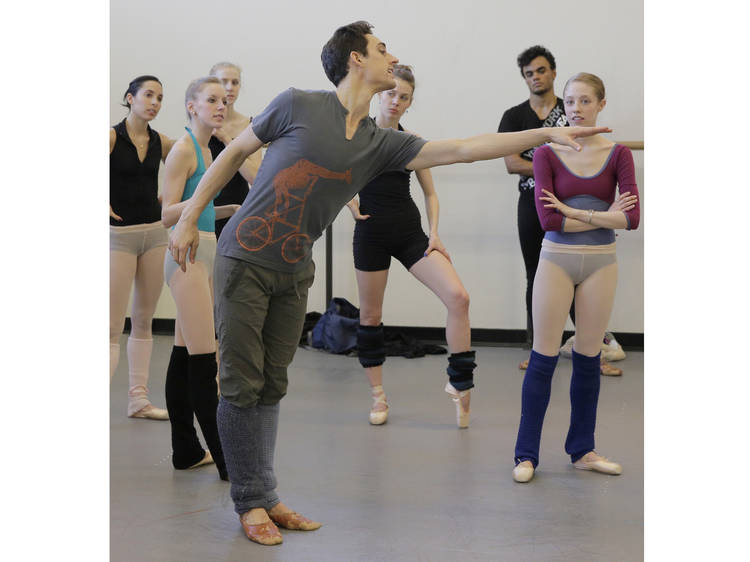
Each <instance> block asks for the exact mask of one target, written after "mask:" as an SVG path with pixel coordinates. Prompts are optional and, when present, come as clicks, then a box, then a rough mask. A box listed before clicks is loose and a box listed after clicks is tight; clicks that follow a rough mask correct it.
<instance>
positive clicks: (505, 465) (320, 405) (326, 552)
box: [110, 336, 643, 562]
mask: <svg viewBox="0 0 750 562" xmlns="http://www.w3.org/2000/svg"><path fill="white" fill-rule="evenodd" d="M154 339H155V346H154V358H153V360H152V366H151V398H152V401H153V402H154V403H155V404H156V405H159V406H164V373H165V371H166V367H167V362H168V359H169V353H170V350H171V345H172V337H171V336H155V338H154ZM122 343H123V344H124V343H125V336H123V341H122ZM123 348H124V345H123ZM527 353H528V352H527V351H524V350H522V349H520V348H508V347H479V348H477V362H478V364H479V369H478V371H477V379H476V383H477V389H476V391H475V392H474V394H473V396H472V424H471V427H470V428H469V429H468V430H458V429H457V428H456V426H455V410H454V407H453V403H452V402H451V401H450V399H449V398H448V396H447V395H446V394H445V393H444V392H443V386H444V384H445V374H444V373H445V356H430V357H425V358H421V359H403V358H388V361H387V362H386V390H387V392H388V397H389V401H390V404H391V412H390V417H389V420H388V423H387V424H386V425H384V426H381V427H372V426H370V425H369V424H368V423H367V413H368V409H369V406H370V398H369V392H368V388H367V383H366V382H365V377H364V374H363V373H362V371H361V369H360V367H359V363H358V362H357V360H356V358H350V357H342V356H335V355H329V354H325V353H320V352H317V351H310V350H305V349H300V350H299V351H298V353H297V355H296V357H295V360H294V362H293V363H292V365H291V368H290V371H289V379H290V384H289V394H288V395H287V397H286V398H285V399H284V400H283V401H282V403H281V418H280V427H279V436H278V444H277V450H276V475H277V477H278V481H279V487H278V491H279V494H280V496H281V498H282V500H283V501H284V502H285V503H287V504H288V505H289V506H290V507H292V508H293V509H296V510H298V511H300V512H301V513H303V514H305V515H308V516H310V517H312V518H315V519H317V520H319V521H322V522H323V523H324V525H323V527H322V528H321V529H320V530H318V531H315V532H311V533H303V532H295V531H283V535H284V543H283V544H282V545H279V546H272V547H268V546H260V545H257V544H254V543H251V542H250V541H248V540H247V539H246V538H245V536H244V534H243V532H242V528H241V527H240V524H239V521H238V518H237V515H236V514H235V513H234V511H233V509H232V502H231V499H230V497H229V484H228V483H225V482H222V481H221V480H219V478H218V474H217V472H216V470H215V468H214V467H213V466H207V467H202V468H200V469H197V470H193V471H174V470H173V469H172V465H171V462H170V437H169V423H168V422H159V421H150V420H134V419H128V418H127V417H126V416H125V409H126V401H127V366H126V362H125V361H124V360H122V361H121V362H120V365H119V367H118V370H117V372H116V374H115V376H114V378H113V381H112V388H111V398H110V405H111V413H110V429H111V441H110V446H111V457H110V458H111V467H110V478H111V480H110V486H111V526H110V529H111V532H110V545H111V546H110V549H111V560H113V561H139V562H147V561H152V560H153V561H156V560H158V561H179V562H189V561H201V562H205V561H213V560H242V561H246V560H252V561H263V560H278V561H298V560H299V561H307V560H311V561H318V560H321V561H332V560H343V561H355V560H361V561H380V560H382V561H394V560H418V561H443V560H445V561H451V562H457V561H459V560H460V561H474V560H531V561H544V562H554V561H561V560H575V561H579V562H582V561H587V560H612V561H618V562H620V561H630V560H641V559H642V557H643V353H640V352H630V353H628V357H627V359H626V360H625V361H622V362H619V363H617V365H618V366H621V367H623V368H624V370H625V375H624V376H622V377H616V378H613V377H603V378H602V386H601V393H600V401H599V415H598V427H597V435H596V437H597V449H598V451H599V452H600V453H601V454H603V455H605V456H609V457H610V458H613V459H614V460H617V461H618V462H620V463H621V464H622V465H623V474H622V475H621V476H606V475H602V474H595V473H590V472H584V471H579V470H575V469H574V468H572V466H571V465H570V462H569V459H568V458H567V457H566V455H565V452H564V450H563V442H564V439H565V434H566V431H567V422H568V416H569V412H570V409H569V408H570V407H569V402H568V384H569V381H570V369H571V364H570V361H569V360H567V359H560V362H559V364H558V368H557V372H556V375H555V379H554V382H553V388H552V392H553V394H552V400H551V402H550V407H549V410H548V412H547V418H546V423H545V431H544V434H543V437H542V446H541V457H542V458H541V464H540V466H539V469H538V471H537V475H536V476H535V478H534V480H533V481H532V482H531V483H529V484H516V483H514V482H513V480H512V479H511V470H512V467H513V462H512V458H513V445H514V441H515V436H516V430H517V423H518V418H519V412H520V394H521V383H522V378H523V376H522V373H521V372H520V371H519V370H518V368H517V365H518V362H519V361H520V360H521V359H523V358H524V357H526V355H527ZM123 355H124V354H123Z"/></svg>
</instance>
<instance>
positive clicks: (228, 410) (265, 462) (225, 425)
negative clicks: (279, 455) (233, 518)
mask: <svg viewBox="0 0 750 562" xmlns="http://www.w3.org/2000/svg"><path fill="white" fill-rule="evenodd" d="M217 419H218V425H219V436H220V437H221V446H222V449H223V450H224V460H225V461H226V464H227V472H228V473H229V480H230V482H231V483H232V487H231V491H230V494H231V496H232V501H234V510H235V511H236V512H237V513H239V514H242V513H245V512H246V511H250V510H251V509H254V508H258V507H262V508H264V509H265V510H269V509H271V508H272V507H273V506H274V505H276V504H277V503H279V497H278V495H277V494H276V491H275V490H276V477H275V475H274V473H273V453H274V449H275V447H276V432H277V428H278V421H279V405H278V404H274V405H273V406H263V405H256V406H253V407H251V408H239V407H237V406H234V405H233V404H230V403H229V402H228V401H226V400H225V399H224V398H221V399H220V400H219V408H218V410H217Z"/></svg>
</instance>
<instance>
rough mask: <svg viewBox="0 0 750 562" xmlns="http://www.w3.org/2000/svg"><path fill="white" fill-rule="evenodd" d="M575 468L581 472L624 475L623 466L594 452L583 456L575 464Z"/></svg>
mask: <svg viewBox="0 0 750 562" xmlns="http://www.w3.org/2000/svg"><path fill="white" fill-rule="evenodd" d="M573 466H574V467H576V468H578V469H580V470H593V471H594V472H601V473H603V474H615V475H617V474H622V466H620V465H619V464H617V463H616V462H614V461H611V460H609V459H607V458H605V457H603V456H601V455H599V454H597V453H595V452H594V451H590V452H588V453H586V454H585V455H583V456H582V457H581V458H580V459H578V460H577V461H576V462H574V463H573Z"/></svg>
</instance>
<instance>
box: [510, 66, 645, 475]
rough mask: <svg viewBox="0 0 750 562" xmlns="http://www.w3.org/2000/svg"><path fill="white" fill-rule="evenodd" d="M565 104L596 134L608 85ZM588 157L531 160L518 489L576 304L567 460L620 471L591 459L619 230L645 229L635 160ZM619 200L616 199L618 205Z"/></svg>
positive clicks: (573, 89) (591, 84) (569, 93)
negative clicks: (534, 231)
mask: <svg viewBox="0 0 750 562" xmlns="http://www.w3.org/2000/svg"><path fill="white" fill-rule="evenodd" d="M563 103H564V105H565V114H566V115H567V118H568V122H569V123H570V124H571V125H572V126H574V127H578V126H589V127H593V126H595V125H596V119H597V116H598V115H599V112H601V111H602V110H603V109H604V106H605V105H606V99H605V96H604V84H603V83H602V81H601V80H600V79H599V78H598V77H597V76H594V75H593V74H587V73H580V74H576V75H575V76H573V77H572V78H571V79H570V80H568V82H567V83H566V84H565V89H564V90H563ZM579 144H580V145H581V147H582V150H580V151H575V150H572V149H570V148H569V147H566V146H562V145H559V144H548V145H545V146H541V147H539V148H537V149H536V152H535V153H534V179H535V186H534V194H535V201H536V209H537V213H538V215H539V221H540V223H541V225H542V228H543V229H544V231H545V232H546V234H545V235H544V240H543V241H542V250H541V253H540V255H539V266H538V268H537V271H536V276H535V278H534V291H533V297H532V314H533V316H534V319H533V320H534V344H533V347H532V350H531V357H530V358H529V365H528V368H527V369H526V374H525V376H524V380H523V390H522V395H521V421H520V425H519V428H518V438H517V440H516V450H515V463H516V466H515V468H514V469H513V479H514V480H515V481H516V482H528V481H529V480H531V479H532V478H533V476H534V470H535V468H536V466H537V464H538V463H539V442H540V440H541V435H542V424H543V422H544V415H545V412H546V410H547V405H548V403H549V398H550V393H551V385H552V375H553V373H554V371H555V366H556V365H557V358H558V354H559V350H560V338H561V336H562V332H563V329H564V327H565V318H566V317H567V315H568V311H569V309H570V305H571V302H572V301H573V297H574V296H575V316H576V338H575V344H574V347H573V349H572V355H573V375H572V377H571V381H570V405H571V414H570V428H569V430H568V437H567V439H566V441H565V452H566V453H568V454H569V455H570V460H571V462H572V463H573V466H574V467H575V468H579V469H582V470H593V471H597V472H604V473H606V474H620V473H621V472H622V467H621V466H620V465H619V464H617V463H615V462H612V461H609V460H607V459H606V458H604V457H602V456H600V455H599V454H598V453H596V452H595V451H594V430H595V428H596V408H597V403H598V400H599V383H600V372H599V371H600V366H599V362H600V357H599V356H600V353H601V345H602V338H603V336H604V331H605V330H606V328H607V322H608V321H609V316H610V314H611V312H612V305H613V303H614V298H615V288H616V286H617V257H616V255H615V229H627V230H631V229H634V228H637V227H638V223H639V222H640V204H639V202H638V198H639V197H638V186H637V185H636V183H635V169H634V166H633V155H632V154H631V152H630V149H628V148H627V147H625V146H623V145H621V144H616V143H613V142H612V141H610V140H609V139H606V138H605V137H603V136H601V135H594V136H590V137H587V138H582V139H580V141H579ZM617 191H619V197H617V198H616V197H615V195H616V192H617Z"/></svg>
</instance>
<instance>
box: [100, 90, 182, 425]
mask: <svg viewBox="0 0 750 562" xmlns="http://www.w3.org/2000/svg"><path fill="white" fill-rule="evenodd" d="M162 98H163V92H162V86H161V82H159V80H158V78H156V77H155V76H139V77H138V78H136V79H135V80H133V81H132V82H131V83H130V84H129V86H128V90H127V92H125V95H124V96H123V101H124V102H125V103H124V105H125V106H126V107H127V108H128V110H129V111H128V116H127V117H126V118H125V119H123V120H122V121H120V122H119V123H118V124H117V125H115V126H114V127H112V128H111V129H110V130H109V225H110V226H109V231H110V232H109V322H110V324H109V377H110V379H111V378H112V375H113V374H114V372H115V369H116V368H117V363H118V362H119V358H120V344H119V343H118V342H119V339H120V334H122V328H123V324H124V323H125V314H126V312H127V306H128V299H129V298H130V290H131V288H133V285H134V283H135V290H134V291H133V309H132V312H131V314H130V319H131V331H130V337H129V338H128V347H127V354H128V377H129V392H128V416H130V417H131V418H149V419H156V420H166V419H167V417H168V416H167V411H166V410H164V409H163V408H156V407H154V406H152V405H151V402H150V401H149V399H148V375H149V365H150V363H151V349H152V347H153V344H154V342H153V339H152V338H151V320H152V318H153V316H154V311H155V310H156V303H157V302H158V300H159V295H161V290H162V286H163V285H164V275H163V273H162V266H163V263H164V251H165V250H166V249H167V232H166V230H164V227H163V226H162V224H161V204H160V203H159V199H158V196H157V191H158V182H157V177H158V173H159V163H160V161H162V160H164V159H166V157H167V154H168V153H169V151H170V149H171V148H172V145H173V144H174V141H173V140H172V139H170V138H168V137H166V136H164V135H162V134H161V133H157V132H156V131H154V130H153V129H152V128H151V127H149V125H148V123H149V121H152V120H153V119H154V118H156V116H157V115H158V114H159V110H160V109H161V102H162Z"/></svg>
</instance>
